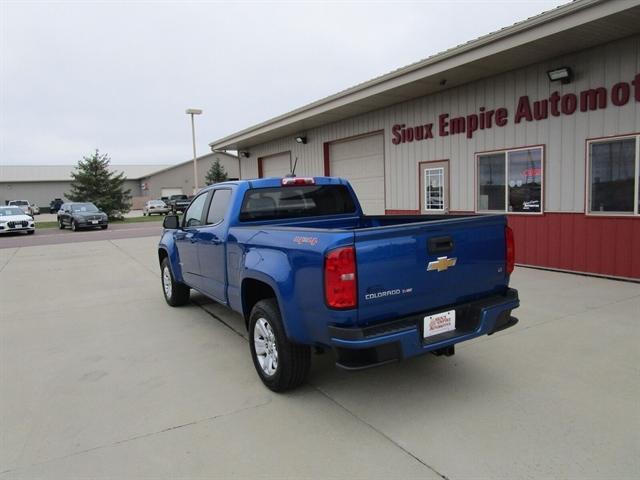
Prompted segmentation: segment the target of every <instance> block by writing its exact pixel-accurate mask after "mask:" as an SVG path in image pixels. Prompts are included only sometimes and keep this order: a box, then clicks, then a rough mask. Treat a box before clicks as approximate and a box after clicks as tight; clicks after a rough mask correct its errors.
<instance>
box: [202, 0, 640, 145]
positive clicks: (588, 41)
mask: <svg viewBox="0 0 640 480" xmlns="http://www.w3.org/2000/svg"><path fill="white" fill-rule="evenodd" d="M638 33H640V0H577V1H574V2H572V3H569V4H567V5H563V6H560V7H558V8H556V9H554V10H551V11H549V12H545V13H543V14H540V15H537V16H535V17H532V18H530V19H527V20H525V21H523V22H520V23H516V24H515V25H513V26H511V27H507V28H504V29H502V30H499V31H497V32H494V33H491V34H488V35H485V36H483V37H480V38H478V39H476V40H473V41H471V42H468V43H465V44H463V45H460V46H458V47H455V48H452V49H450V50H446V51H445V52H442V53H439V54H437V55H434V56H433V57H429V58H427V59H425V60H422V61H420V62H417V63H414V64H411V65H409V66H406V67H403V68H400V69H398V70H395V71H393V72H390V73H388V74H386V75H383V76H381V77H377V78H374V79H373V80H369V81H367V82H364V83H361V84H359V85H356V86H354V87H352V88H349V89H347V90H344V91H342V92H339V93H337V94H335V95H331V96H329V97H326V98H323V99H321V100H318V101H316V102H313V103H311V104H309V105H306V106H304V107H301V108H298V109H296V110H293V111H291V112H289V113H286V114H284V115H280V116H278V117H275V118H272V119H271V120H267V121H266V122H262V123H259V124H257V125H254V126H252V127H249V128H247V129H245V130H241V131H239V132H237V133H234V134H232V135H228V136H226V137H224V138H221V139H219V140H215V141H213V142H211V143H210V144H209V145H210V146H211V148H212V149H215V150H242V149H248V148H250V147H251V146H253V145H258V144H261V143H265V142H268V141H271V140H275V139H278V138H282V137H286V136H289V135H291V136H294V135H296V134H299V133H301V132H305V131H307V130H310V129H312V128H315V127H318V126H321V125H325V124H328V123H332V122H336V121H338V120H342V119H345V118H349V117H353V116H356V115H360V114H363V113H367V112H370V111H374V110H378V109H381V108H384V107H387V106H390V105H393V104H397V103H400V102H404V101H407V100H412V99H414V98H419V97H423V96H425V95H429V94H433V93H436V92H439V91H442V90H448V89H450V88H453V87H456V86H460V85H463V84H466V83H469V82H472V81H475V80H479V79H482V78H487V77H491V76H494V75H497V74H500V73H503V72H507V71H510V70H514V69H517V68H520V67H524V66H527V65H532V64H535V63H538V62H542V61H545V60H548V59H552V58H554V57H558V56H561V55H565V54H568V53H571V52H576V51H580V50H584V49H586V48H589V47H593V46H596V45H601V44H604V43H608V42H611V41H614V40H618V39H621V38H624V37H629V36H632V35H636V34H638ZM443 81H446V82H445V83H444V85H443V84H442V83H443Z"/></svg>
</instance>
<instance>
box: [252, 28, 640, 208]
mask: <svg viewBox="0 0 640 480" xmlns="http://www.w3.org/2000/svg"><path fill="white" fill-rule="evenodd" d="M564 65H567V66H570V67H571V68H572V69H573V71H574V73H575V79H574V81H573V82H572V83H570V84H568V85H561V84H560V83H555V82H554V83H551V82H549V80H548V78H547V74H546V72H547V70H549V69H551V68H555V67H559V66H564ZM639 72H640V36H634V37H630V38H627V39H624V40H621V41H617V42H614V43H611V44H608V45H603V46H599V47H597V48H593V49H590V50H587V51H583V52H579V53H576V54H572V55H566V56H563V57H560V58H556V59H553V60H550V61H547V62H543V63H540V64H537V65H532V66H529V67H526V68H523V69H519V70H516V71H513V72H508V73H505V74H502V75H499V76H497V77H492V78H488V79H484V80H481V81H478V82H474V83H471V84H468V85H463V86H460V87H456V88H452V89H450V90H447V91H445V92H441V93H439V94H435V95H431V96H428V97H423V98H419V99H416V100H412V101H410V102H405V103H401V104H397V105H394V106H392V107H388V108H385V109H382V110H378V111H375V112H370V113H368V114H365V115H360V116H358V117H354V118H350V119H347V120H342V121H340V122H335V123H332V124H328V125H325V126H322V127H319V128H315V129H311V130H309V131H307V132H305V133H306V135H307V139H308V143H307V145H299V144H296V143H295V141H294V138H293V137H294V136H293V135H292V136H291V137H290V138H282V139H280V140H277V141H273V142H269V143H266V144H262V145H257V146H254V147H252V148H251V157H250V158H249V159H243V160H242V175H243V177H244V178H251V177H255V176H257V163H256V159H257V158H258V157H260V156H266V155H270V154H274V153H279V152H282V151H286V150H291V152H292V157H293V158H294V159H295V157H296V156H298V157H299V163H298V172H299V173H300V174H301V175H322V173H323V171H324V169H323V165H324V162H323V160H324V159H323V143H324V142H330V141H335V140H340V139H343V138H347V137H350V136H353V135H360V134H365V133H370V132H373V131H377V130H384V148H385V172H386V178H385V190H386V208H387V209H393V210H415V209H418V204H419V195H418V178H417V169H418V163H419V162H421V161H429V160H441V159H449V160H450V168H451V192H450V198H451V208H452V209H453V210H473V209H474V200H475V199H474V196H475V195H474V193H475V181H476V180H475V162H474V153H475V152H478V151H487V150H495V149H501V148H511V147H520V146H525V145H539V144H543V145H545V147H546V149H545V185H544V189H545V200H544V205H545V210H546V211H564V212H582V211H584V184H585V178H584V175H585V140H586V139H587V138H593V137H601V136H607V135H614V134H624V133H630V132H638V131H640V105H639V104H638V103H637V102H635V101H633V97H632V98H631V100H630V101H629V103H628V104H627V105H625V106H623V107H615V106H613V105H612V104H611V98H610V96H609V97H608V99H607V103H608V105H607V109H606V110H596V111H590V112H580V111H579V106H578V109H577V111H576V113H574V114H573V115H570V116H565V115H562V116H560V117H553V116H551V115H550V114H549V118H548V119H547V120H542V121H534V122H526V121H524V120H523V121H522V122H521V123H519V124H515V122H514V119H515V113H516V107H517V102H518V99H519V98H520V97H521V96H522V95H529V99H530V102H531V104H533V102H534V101H536V100H542V99H546V98H548V97H549V95H551V94H552V93H553V92H554V91H556V90H557V91H558V92H560V94H564V93H569V92H572V93H575V94H576V95H579V93H580V92H581V91H583V90H586V89H588V88H592V87H599V86H603V87H605V88H606V89H607V92H608V93H609V95H610V92H611V87H613V85H614V84H615V83H617V82H620V81H625V82H630V81H631V80H632V79H633V77H634V75H635V74H636V73H639ZM578 100H579V99H578ZM481 106H485V107H486V108H487V109H495V108H498V107H504V108H507V110H508V111H509V117H508V124H507V125H506V126H504V127H497V126H495V125H494V127H493V128H491V129H486V130H483V131H480V130H478V131H476V132H475V133H474V136H473V138H472V139H467V138H466V136H465V135H464V134H462V135H454V136H451V135H449V136H447V137H444V138H443V137H439V136H438V134H437V130H438V115H439V114H440V113H449V115H450V118H452V117H455V116H459V115H460V116H466V115H468V114H471V113H476V112H477V111H478V109H479V108H480V107H481ZM430 122H432V123H433V124H434V133H435V138H434V139H431V140H427V141H420V142H413V143H406V144H400V145H398V146H395V145H393V144H392V143H391V138H392V137H391V127H392V126H393V125H394V124H396V123H398V124H403V123H404V124H406V125H407V126H414V125H420V124H424V123H430Z"/></svg>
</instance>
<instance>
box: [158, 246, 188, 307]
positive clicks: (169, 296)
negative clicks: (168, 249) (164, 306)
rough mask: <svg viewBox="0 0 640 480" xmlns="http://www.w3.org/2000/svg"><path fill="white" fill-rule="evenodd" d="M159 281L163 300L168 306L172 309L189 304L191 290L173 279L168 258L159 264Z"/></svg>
mask: <svg viewBox="0 0 640 480" xmlns="http://www.w3.org/2000/svg"><path fill="white" fill-rule="evenodd" d="M160 281H161V282H162V293H163V294H164V299H165V301H166V302H167V303H168V304H169V305H171V306H172V307H180V306H182V305H185V304H187V303H188V302H189V295H190V294H191V289H190V288H189V287H188V286H187V285H185V284H184V283H180V282H178V281H177V280H176V279H175V277H174V276H173V272H172V271H171V265H169V259H168V258H165V259H163V260H162V263H161V264H160Z"/></svg>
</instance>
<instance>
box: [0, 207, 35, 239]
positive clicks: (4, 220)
mask: <svg viewBox="0 0 640 480" xmlns="http://www.w3.org/2000/svg"><path fill="white" fill-rule="evenodd" d="M35 231H36V222H35V221H34V220H33V217H31V216H30V215H27V214H26V213H24V212H23V211H22V209H21V208H20V207H14V206H7V207H0V233H10V232H27V233H28V234H33V233H34V232H35Z"/></svg>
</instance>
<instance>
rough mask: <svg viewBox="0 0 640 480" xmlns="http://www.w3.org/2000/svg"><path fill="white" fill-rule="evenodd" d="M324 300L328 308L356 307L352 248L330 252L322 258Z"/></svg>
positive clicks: (355, 273)
mask: <svg viewBox="0 0 640 480" xmlns="http://www.w3.org/2000/svg"><path fill="white" fill-rule="evenodd" d="M324 298H325V300H326V302H327V306H329V307H330V308H340V309H345V308H355V307H356V306H357V305H358V282H357V272H356V252H355V249H354V248H353V247H342V248H336V249H335V250H331V251H330V252H329V253H327V254H326V255H325V257H324Z"/></svg>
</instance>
